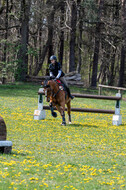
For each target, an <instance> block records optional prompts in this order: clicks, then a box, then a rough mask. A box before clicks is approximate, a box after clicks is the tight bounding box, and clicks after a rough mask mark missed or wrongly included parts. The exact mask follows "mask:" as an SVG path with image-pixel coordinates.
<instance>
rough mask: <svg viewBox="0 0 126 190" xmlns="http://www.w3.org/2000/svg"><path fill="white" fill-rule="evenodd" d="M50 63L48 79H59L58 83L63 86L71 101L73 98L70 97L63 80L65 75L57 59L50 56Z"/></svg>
mask: <svg viewBox="0 0 126 190" xmlns="http://www.w3.org/2000/svg"><path fill="white" fill-rule="evenodd" d="M50 61H51V64H50V65H49V74H50V77H55V79H60V81H61V82H62V83H63V84H64V85H65V87H66V90H67V93H68V95H69V97H70V98H71V99H73V98H74V97H73V96H72V95H71V93H70V89H69V87H68V84H67V82H66V80H65V78H64V76H65V74H64V72H63V71H62V68H61V64H60V63H59V62H57V57H56V56H55V55H52V56H51V57H50Z"/></svg>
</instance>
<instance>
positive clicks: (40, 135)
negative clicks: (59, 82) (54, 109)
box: [0, 84, 126, 190]
mask: <svg viewBox="0 0 126 190" xmlns="http://www.w3.org/2000/svg"><path fill="white" fill-rule="evenodd" d="M38 89H39V86H37V85H31V84H25V85H24V84H16V85H5V86H0V116H2V117H3V118H4V120H5V122H6V125H7V131H8V134H7V140H11V141H12V142H13V150H12V154H10V155H5V154H3V155H2V154H1V155H0V190H8V189H13V190H16V189H17V190H24V189H28V190H41V189H43V190H46V189H47V190H48V189H49V190H53V189H54V190H55V189H62V190H66V189H68V190H69V189H70V190H72V189H73V190H76V189H78V190H82V189H86V190H95V189H98V190H109V189H116V190H119V189H126V182H125V179H126V149H125V148H126V136H125V134H126V102H125V101H122V102H121V113H122V118H123V124H122V125H121V126H113V125H112V115H106V114H91V113H72V125H67V126H61V125H60V123H61V117H60V116H59V114H58V117H57V118H56V119H54V118H52V116H51V114H50V111H47V112H46V114H47V117H46V119H45V120H41V121H35V120H33V113H34V110H35V109H36V108H37V101H38V100H37V91H38ZM72 91H73V92H81V93H91V94H97V91H96V90H95V91H93V90H89V89H79V88H72ZM115 92H116V91H103V94H107V95H115ZM124 97H126V94H124ZM72 106H73V107H81V108H82V107H87V108H105V109H114V107H115V102H114V101H102V100H90V99H74V100H73V101H72ZM66 118H67V114H66Z"/></svg>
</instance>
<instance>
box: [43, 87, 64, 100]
mask: <svg viewBox="0 0 126 190" xmlns="http://www.w3.org/2000/svg"><path fill="white" fill-rule="evenodd" d="M55 87H56V84H55ZM47 89H50V90H51V96H52V97H53V98H56V96H57V94H59V92H60V91H61V89H60V88H59V90H58V91H57V92H56V93H54V90H53V89H51V87H50V86H47ZM47 89H46V91H45V97H46V98H47Z"/></svg>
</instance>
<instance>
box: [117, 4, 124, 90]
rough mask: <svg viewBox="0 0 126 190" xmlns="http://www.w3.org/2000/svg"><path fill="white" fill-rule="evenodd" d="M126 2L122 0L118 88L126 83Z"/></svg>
mask: <svg viewBox="0 0 126 190" xmlns="http://www.w3.org/2000/svg"><path fill="white" fill-rule="evenodd" d="M125 61H126V0H122V48H121V63H120V73H119V83H118V86H124V84H125V81H126V76H125V74H126V62H125Z"/></svg>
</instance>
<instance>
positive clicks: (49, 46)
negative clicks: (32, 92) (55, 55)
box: [33, 2, 55, 76]
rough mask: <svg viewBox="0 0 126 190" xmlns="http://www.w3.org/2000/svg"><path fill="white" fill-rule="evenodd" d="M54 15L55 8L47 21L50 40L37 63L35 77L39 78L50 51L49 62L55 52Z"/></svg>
mask: <svg viewBox="0 0 126 190" xmlns="http://www.w3.org/2000/svg"><path fill="white" fill-rule="evenodd" d="M49 3H50V2H49ZM54 15H55V10H54V8H53V10H52V11H51V13H50V14H49V15H48V18H47V21H48V39H47V42H46V44H45V46H44V47H43V50H42V55H41V58H40V62H39V63H37V65H36V69H35V71H34V73H33V75H34V76H37V75H38V73H39V71H40V70H41V68H42V65H43V62H44V60H45V56H46V54H47V52H48V50H49V54H48V60H49V57H50V55H52V52H53V44H52V39H53V24H54ZM46 73H48V64H47V69H46Z"/></svg>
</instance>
